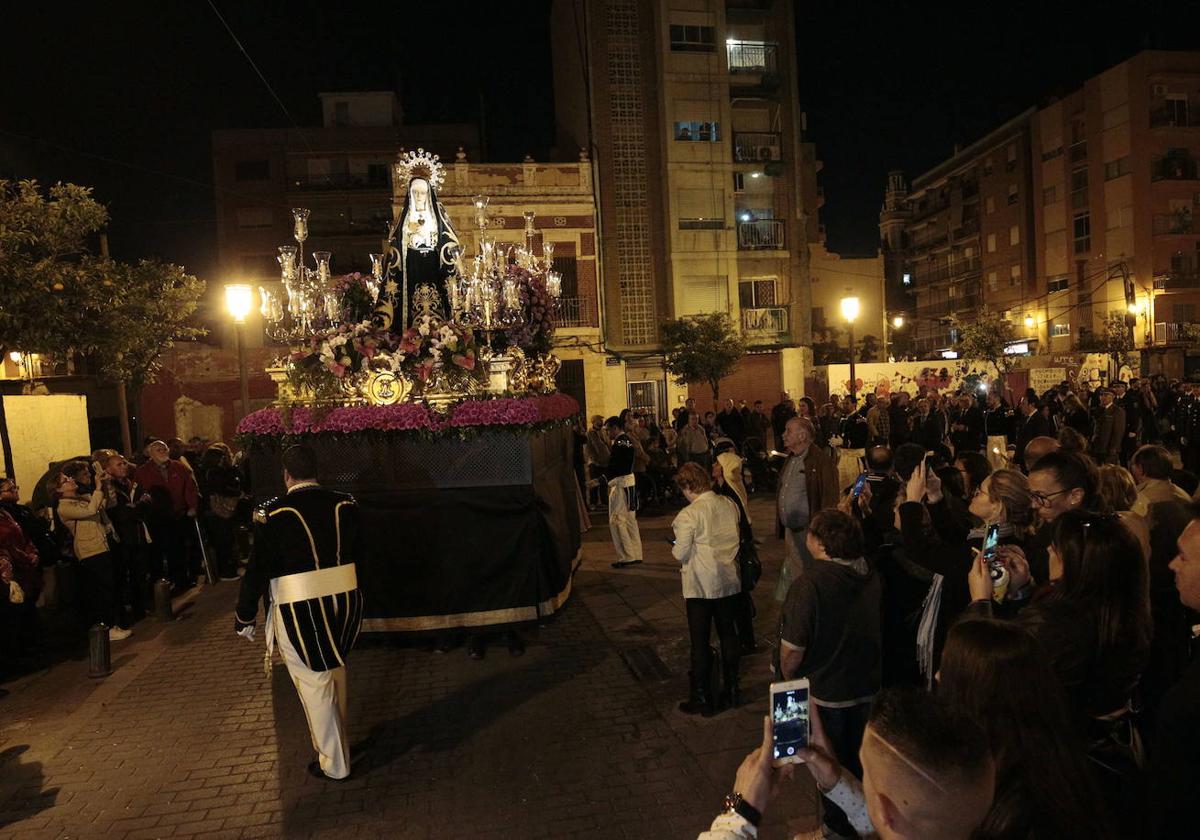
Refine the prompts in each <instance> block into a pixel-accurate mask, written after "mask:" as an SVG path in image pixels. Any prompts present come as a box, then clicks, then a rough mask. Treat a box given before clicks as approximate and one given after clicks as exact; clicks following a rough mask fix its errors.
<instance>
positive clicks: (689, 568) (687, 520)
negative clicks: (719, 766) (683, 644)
mask: <svg viewBox="0 0 1200 840" xmlns="http://www.w3.org/2000/svg"><path fill="white" fill-rule="evenodd" d="M675 483H676V484H677V485H679V489H680V491H681V492H682V493H683V495H684V498H686V499H687V501H688V506H687V507H685V508H684V509H683V510H681V511H680V512H679V515H678V516H676V517H675V521H674V522H672V523H671V529H672V530H673V531H674V532H675V540H674V543H673V546H672V549H671V554H672V555H673V556H674V557H675V559H676V560H678V561H679V562H680V563H681V564H682V569H681V572H682V575H683V597H684V600H685V602H686V604H687V622H688V635H689V636H690V637H691V646H692V656H691V661H692V670H691V671H690V672H689V673H688V677H689V678H690V680H691V684H690V690H689V694H688V699H687V700H686V701H684V702H683V703H680V704H679V710H680V711H681V712H683V713H684V714H688V715H696V714H699V715H703V716H705V717H711V716H712V715H713V714H715V713H716V710H717V707H716V705H715V702H714V701H715V698H714V697H713V696H712V689H711V677H712V652H711V651H710V649H709V639H710V638H711V635H712V627H713V624H714V623H715V624H716V626H717V636H718V638H719V639H720V640H721V661H722V665H723V673H722V679H723V682H724V685H723V688H722V691H721V693H722V698H721V699H722V700H724V701H725V704H728V705H730V706H736V705H737V704H738V700H739V697H738V692H739V687H738V660H739V659H740V656H741V653H740V650H739V644H738V634H737V629H736V623H737V617H738V607H739V595H740V593H741V591H742V584H741V580H740V577H739V573H738V562H737V556H738V547H739V546H740V544H741V538H740V533H739V530H738V519H739V517H738V509H737V505H736V504H735V503H734V502H732V501H731V500H729V499H727V498H725V497H724V496H720V495H717V494H716V493H714V492H713V489H712V478H711V477H710V476H709V474H708V473H707V472H706V471H705V470H704V468H703V467H701V466H699V465H698V464H693V463H690V462H689V463H687V464H684V465H683V466H682V467H680V468H679V472H678V473H676V474H675ZM722 705H724V704H722Z"/></svg>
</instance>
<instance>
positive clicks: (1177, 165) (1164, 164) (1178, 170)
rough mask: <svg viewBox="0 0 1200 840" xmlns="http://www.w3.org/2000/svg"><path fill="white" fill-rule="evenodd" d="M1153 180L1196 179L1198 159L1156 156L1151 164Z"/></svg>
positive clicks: (1151, 178)
mask: <svg viewBox="0 0 1200 840" xmlns="http://www.w3.org/2000/svg"><path fill="white" fill-rule="evenodd" d="M1150 180H1151V181H1195V180H1196V161H1195V160H1193V159H1192V158H1190V157H1162V158H1156V159H1155V160H1154V161H1152V162H1151V164H1150Z"/></svg>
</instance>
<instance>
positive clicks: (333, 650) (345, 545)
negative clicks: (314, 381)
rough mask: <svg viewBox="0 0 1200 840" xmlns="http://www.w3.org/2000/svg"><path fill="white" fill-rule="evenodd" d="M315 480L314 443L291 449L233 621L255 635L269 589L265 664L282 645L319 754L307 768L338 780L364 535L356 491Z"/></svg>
mask: <svg viewBox="0 0 1200 840" xmlns="http://www.w3.org/2000/svg"><path fill="white" fill-rule="evenodd" d="M316 479H317V459H316V455H315V454H314V453H313V451H312V450H311V449H310V448H308V447H307V446H293V447H290V448H289V449H287V450H286V451H285V452H284V453H283V483H284V484H285V485H286V486H287V494H286V495H284V496H281V497H279V498H276V499H272V500H271V501H269V502H267V503H266V504H264V505H262V506H260V507H259V508H258V509H257V510H256V511H255V512H254V523H255V533H254V554H253V556H252V557H251V559H250V564H249V566H247V567H246V574H245V577H243V578H242V589H241V593H240V595H239V596H238V604H237V615H236V616H235V617H234V630H235V631H236V632H237V634H238V635H239V636H243V637H244V638H247V639H249V640H251V641H253V640H254V621H255V617H256V615H257V613H258V602H259V600H261V599H262V598H263V597H264V596H265V595H267V594H268V592H269V593H270V603H269V605H268V606H267V624H266V627H267V631H266V636H267V670H268V672H269V671H270V657H271V653H272V651H273V650H274V648H275V646H276V644H278V646H279V651H280V653H281V654H282V655H283V661H284V663H285V664H286V665H287V669H288V673H289V674H291V677H292V682H293V683H295V685H296V690H297V691H298V692H299V693H300V702H301V703H302V704H303V705H304V712H305V716H306V717H307V718H308V727H309V734H310V735H311V736H312V743H313V747H314V748H315V749H316V751H317V754H318V760H317V761H314V762H312V763H311V764H309V765H308V771H309V772H310V773H311V774H313V775H314V776H316V777H317V778H328V779H336V780H340V779H345V778H346V777H347V776H349V775H350V749H349V742H348V740H347V722H346V707H347V694H346V656H347V654H349V652H350V649H351V648H352V647H354V642H355V640H356V639H357V638H358V631H359V627H360V626H361V624H362V611H363V598H362V593H361V592H359V590H358V582H357V578H356V576H355V564H356V562H357V561H358V560H359V559H360V558H361V554H362V551H363V548H364V542H363V540H362V539H361V538H360V537H359V512H358V504H357V503H356V502H355V501H354V498H353V497H352V496H350V495H348V494H346V493H338V492H335V491H333V490H326V489H325V488H323V487H321V486H320V485H319V484H318V483H317V480H316Z"/></svg>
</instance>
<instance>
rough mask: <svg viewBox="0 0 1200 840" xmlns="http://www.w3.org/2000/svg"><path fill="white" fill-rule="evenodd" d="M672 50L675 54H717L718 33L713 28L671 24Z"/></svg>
mask: <svg viewBox="0 0 1200 840" xmlns="http://www.w3.org/2000/svg"><path fill="white" fill-rule="evenodd" d="M671 49H672V50H674V51H675V52H715V51H716V49H717V31H716V29H714V28H713V27H711V26H685V25H683V24H679V23H673V24H671Z"/></svg>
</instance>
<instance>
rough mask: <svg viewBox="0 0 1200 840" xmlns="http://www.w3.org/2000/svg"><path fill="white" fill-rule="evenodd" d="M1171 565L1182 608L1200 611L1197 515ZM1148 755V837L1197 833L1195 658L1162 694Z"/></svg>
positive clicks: (1199, 768)
mask: <svg viewBox="0 0 1200 840" xmlns="http://www.w3.org/2000/svg"><path fill="white" fill-rule="evenodd" d="M1177 545H1178V547H1179V554H1178V555H1176V557H1175V559H1174V560H1172V561H1171V571H1173V572H1174V573H1175V587H1176V588H1177V589H1178V590H1179V599H1180V600H1181V601H1182V602H1183V603H1184V605H1185V606H1187V607H1189V608H1190V609H1193V610H1200V515H1198V516H1197V517H1196V518H1194V519H1193V520H1192V521H1191V523H1190V524H1189V525H1188V526H1187V528H1186V529H1184V532H1183V534H1181V535H1180V537H1179V541H1178V543H1177ZM1154 746H1155V748H1154V751H1153V752H1151V753H1150V768H1149V769H1150V784H1149V785H1148V789H1149V793H1150V807H1149V808H1147V810H1146V813H1147V815H1148V817H1149V819H1150V821H1151V826H1152V832H1151V835H1150V836H1151V837H1154V838H1166V837H1188V836H1191V834H1192V833H1193V832H1195V830H1196V813H1195V809H1196V802H1197V800H1200V658H1197V657H1193V659H1192V663H1191V664H1190V665H1189V666H1188V668H1187V670H1186V671H1184V673H1183V677H1182V678H1181V679H1180V680H1179V682H1177V683H1176V684H1175V686H1174V687H1173V688H1172V689H1171V690H1170V691H1168V692H1167V696H1166V698H1165V699H1164V700H1163V703H1162V708H1161V711H1160V712H1159V716H1158V726H1157V727H1156V737H1155V745H1154Z"/></svg>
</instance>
